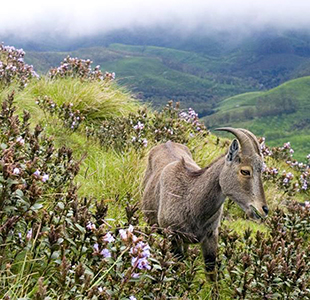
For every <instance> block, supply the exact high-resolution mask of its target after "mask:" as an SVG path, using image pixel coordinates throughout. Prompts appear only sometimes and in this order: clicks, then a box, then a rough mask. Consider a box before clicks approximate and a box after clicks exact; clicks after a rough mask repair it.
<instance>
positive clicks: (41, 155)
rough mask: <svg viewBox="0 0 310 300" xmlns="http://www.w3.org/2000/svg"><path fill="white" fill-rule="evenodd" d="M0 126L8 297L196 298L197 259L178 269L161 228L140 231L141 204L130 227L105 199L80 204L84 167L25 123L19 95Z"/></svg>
mask: <svg viewBox="0 0 310 300" xmlns="http://www.w3.org/2000/svg"><path fill="white" fill-rule="evenodd" d="M0 121H1V123H0V126H1V148H2V153H1V160H0V161H1V178H2V179H1V195H0V199H1V206H0V219H1V224H2V225H1V227H0V239H1V243H0V244H1V247H0V253H1V255H0V272H1V278H4V280H1V282H0V286H1V288H0V291H1V292H0V295H1V297H6V298H8V299H9V298H10V297H25V296H27V297H36V298H37V299H43V298H44V297H52V298H54V297H59V296H61V297H63V298H71V297H73V296H74V297H78V298H79V297H82V298H93V297H103V298H107V299H119V297H125V298H127V299H128V297H129V296H130V295H136V296H141V297H142V296H148V297H149V298H154V297H155V298H156V297H158V296H160V295H163V294H164V295H167V296H171V297H173V296H176V295H178V296H179V295H187V294H188V291H189V290H190V289H191V288H192V286H193V284H194V282H195V280H194V279H195V276H196V274H197V272H198V270H199V267H198V260H197V259H196V258H197V252H195V251H193V252H192V259H191V260H190V261H188V262H186V263H181V262H177V261H176V260H175V259H174V258H173V257H172V254H171V253H170V251H169V248H170V246H169V243H168V239H167V238H164V239H163V238H162V237H159V236H158V235H157V234H156V233H155V232H156V229H155V228H154V229H152V228H147V227H146V228H143V227H141V228H140V229H137V230H136V229H134V227H133V226H132V225H137V224H138V222H139V221H138V216H136V212H137V207H136V206H134V205H127V207H126V216H127V222H124V221H113V220H111V219H109V220H105V217H106V214H107V206H106V201H105V200H104V199H102V200H100V201H97V200H96V199H87V198H84V199H78V195H77V187H76V186H74V184H73V179H74V177H75V176H76V175H77V173H78V171H79V165H80V163H81V161H80V162H76V161H74V160H73V158H72V151H71V150H70V149H68V148H65V147H62V148H60V149H59V150H58V151H56V149H55V147H54V145H53V141H52V140H51V139H46V138H45V137H43V136H42V137H40V136H41V132H42V129H41V128H40V127H39V126H37V127H36V128H35V130H34V132H33V133H32V132H31V130H30V128H29V114H28V113H25V114H24V117H23V120H22V122H20V121H19V118H18V116H16V115H14V107H13V95H11V96H10V97H9V98H8V100H7V101H4V102H3V105H2V112H1V114H0ZM130 224H131V225H130ZM128 226H129V227H128ZM122 228H124V229H122ZM165 234H166V236H167V235H169V234H170V233H169V232H167V233H165ZM195 257H196V258H195ZM176 269H179V271H178V272H175V271H174V270H176ZM176 286H177V287H178V288H176Z"/></svg>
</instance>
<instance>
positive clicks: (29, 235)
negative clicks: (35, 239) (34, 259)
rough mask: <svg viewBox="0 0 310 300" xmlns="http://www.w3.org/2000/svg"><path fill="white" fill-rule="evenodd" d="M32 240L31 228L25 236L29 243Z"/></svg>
mask: <svg viewBox="0 0 310 300" xmlns="http://www.w3.org/2000/svg"><path fill="white" fill-rule="evenodd" d="M31 238H32V228H31V229H30V230H28V232H27V235H26V239H27V240H28V241H29V240H30V239H31Z"/></svg>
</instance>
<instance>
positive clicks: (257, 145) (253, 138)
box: [239, 128, 261, 155]
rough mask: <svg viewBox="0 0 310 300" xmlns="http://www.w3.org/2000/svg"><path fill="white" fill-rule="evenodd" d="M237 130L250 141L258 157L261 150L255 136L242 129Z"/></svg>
mask: <svg viewBox="0 0 310 300" xmlns="http://www.w3.org/2000/svg"><path fill="white" fill-rule="evenodd" d="M239 130H241V131H242V132H244V133H245V134H246V135H247V136H248V137H249V138H250V139H251V141H252V143H253V145H254V148H255V149H256V151H257V154H258V155H261V150H260V144H259V142H258V140H257V138H256V136H255V135H254V134H253V133H252V132H251V131H249V130H246V129H243V128H239Z"/></svg>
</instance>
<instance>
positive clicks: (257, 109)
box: [204, 76, 310, 159]
mask: <svg viewBox="0 0 310 300" xmlns="http://www.w3.org/2000/svg"><path fill="white" fill-rule="evenodd" d="M217 109H218V111H217V112H216V113H215V114H213V115H211V116H207V117H205V118H204V120H205V122H206V123H207V125H208V126H209V127H211V128H213V127H216V126H228V125H229V126H230V125H231V126H237V127H245V128H248V129H250V130H252V131H253V132H255V134H257V135H258V136H264V137H266V139H267V141H268V143H269V144H271V145H274V146H275V145H279V144H281V143H284V142H288V141H290V142H291V144H292V146H293V148H295V149H296V150H298V155H297V158H298V159H304V158H305V156H306V155H307V154H309V153H310V77H309V76H308V77H302V78H299V79H295V80H290V81H288V82H286V83H284V84H282V85H280V86H279V87H276V88H274V89H271V90H269V91H267V92H253V93H245V94H241V95H238V96H234V97H231V98H228V99H225V100H223V101H221V102H220V103H219V106H218V108H217Z"/></svg>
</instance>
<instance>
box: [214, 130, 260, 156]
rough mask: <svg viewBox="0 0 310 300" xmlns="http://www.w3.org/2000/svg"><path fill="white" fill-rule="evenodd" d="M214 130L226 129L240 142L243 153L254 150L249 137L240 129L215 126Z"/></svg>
mask: <svg viewBox="0 0 310 300" xmlns="http://www.w3.org/2000/svg"><path fill="white" fill-rule="evenodd" d="M215 130H216V131H228V132H230V133H232V134H233V135H235V136H236V137H237V139H238V141H239V142H240V145H241V151H242V153H243V154H245V155H251V154H253V152H256V151H255V149H254V145H253V143H252V141H251V138H250V137H249V136H248V135H247V134H245V133H244V132H243V131H242V130H240V129H237V128H232V127H221V128H216V129H215Z"/></svg>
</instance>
